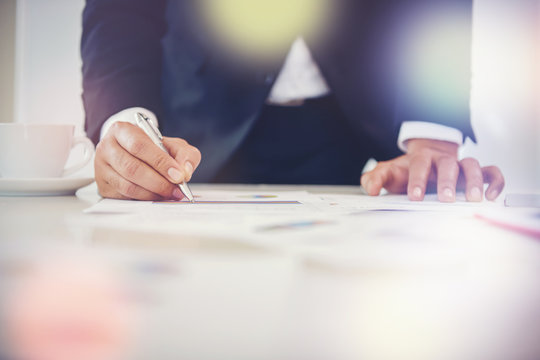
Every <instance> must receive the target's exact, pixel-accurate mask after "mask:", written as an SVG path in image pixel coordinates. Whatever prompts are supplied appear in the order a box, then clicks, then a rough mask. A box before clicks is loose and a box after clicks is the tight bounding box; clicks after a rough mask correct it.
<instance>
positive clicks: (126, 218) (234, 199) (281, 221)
mask: <svg viewBox="0 0 540 360" xmlns="http://www.w3.org/2000/svg"><path fill="white" fill-rule="evenodd" d="M195 189H196V188H195ZM194 195H195V200H196V203H195V204H191V203H189V202H172V201H163V202H139V201H122V200H108V199H105V200H102V201H100V202H99V203H98V204H96V205H94V206H93V207H91V208H90V209H88V210H87V211H86V213H88V214H92V217H91V221H98V222H99V225H100V226H102V227H112V228H120V229H126V230H130V231H142V232H148V233H169V234H175V235H178V236H195V237H203V238H208V237H210V238H213V239H224V240H234V241H238V242H244V243H249V244H251V245H256V246H262V247H272V248H276V247H277V248H280V249H282V250H285V251H292V252H298V253H301V254H303V255H305V256H310V257H313V258H316V259H320V258H321V257H323V258H326V259H331V261H337V262H340V263H349V264H358V265H361V266H374V264H377V265H378V266H380V265H381V264H383V265H390V264H394V265H395V264H402V265H403V264H408V265H410V264H416V265H418V264H422V265H426V264H431V265H436V266H440V265H441V264H445V263H452V264H454V263H461V262H462V261H464V258H467V257H470V256H474V255H475V254H476V253H475V252H474V251H471V249H470V247H471V242H470V237H469V234H470V233H471V232H476V234H477V235H476V236H475V237H477V238H482V232H484V231H486V228H487V229H488V230H487V231H489V228H491V227H490V225H489V224H487V223H485V222H483V221H480V220H478V219H477V218H475V214H477V213H479V212H480V211H481V210H486V209H491V208H501V209H504V207H503V206H502V205H501V204H495V203H490V202H484V203H467V202H465V201H464V198H463V197H462V198H460V199H459V201H458V202H456V203H455V204H442V203H440V202H438V200H437V197H436V195H428V196H427V197H426V200H425V201H424V202H410V201H409V200H408V199H407V197H406V196H404V195H387V196H381V197H369V196H366V195H339V194H312V193H308V192H304V191H291V192H286V191H281V192H277V193H268V192H242V191H208V190H204V191H194ZM464 224H465V225H466V226H463V225H464ZM490 241H491V243H492V244H494V243H495V239H490Z"/></svg>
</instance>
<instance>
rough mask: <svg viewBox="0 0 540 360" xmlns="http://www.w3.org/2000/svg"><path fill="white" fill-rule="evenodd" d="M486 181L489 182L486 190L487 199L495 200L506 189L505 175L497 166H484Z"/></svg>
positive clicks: (483, 171) (483, 172)
mask: <svg viewBox="0 0 540 360" xmlns="http://www.w3.org/2000/svg"><path fill="white" fill-rule="evenodd" d="M482 174H483V175H484V181H485V182H486V183H487V184H489V186H488V188H487V190H486V199H488V200H490V201H494V200H495V199H497V197H498V196H499V195H500V194H501V192H502V191H503V189H504V185H505V182H504V176H503V174H502V172H501V170H500V169H499V168H498V167H496V166H488V167H485V168H482Z"/></svg>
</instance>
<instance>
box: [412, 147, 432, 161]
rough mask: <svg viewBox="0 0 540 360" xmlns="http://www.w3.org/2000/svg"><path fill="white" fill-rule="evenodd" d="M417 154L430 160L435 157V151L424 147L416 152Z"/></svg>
mask: <svg viewBox="0 0 540 360" xmlns="http://www.w3.org/2000/svg"><path fill="white" fill-rule="evenodd" d="M416 156H417V157H419V158H424V159H426V160H429V161H430V160H431V158H432V157H433V151H432V150H431V149H427V148H422V149H420V150H418V153H417V154H416Z"/></svg>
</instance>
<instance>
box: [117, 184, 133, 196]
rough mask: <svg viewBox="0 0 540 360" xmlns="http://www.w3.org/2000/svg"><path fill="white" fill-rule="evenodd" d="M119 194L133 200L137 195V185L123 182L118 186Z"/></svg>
mask: <svg viewBox="0 0 540 360" xmlns="http://www.w3.org/2000/svg"><path fill="white" fill-rule="evenodd" d="M119 191H120V193H121V194H123V195H125V196H127V197H129V198H135V196H136V195H137V185H135V184H133V183H130V182H129V181H123V182H122V183H121V184H120V189H119Z"/></svg>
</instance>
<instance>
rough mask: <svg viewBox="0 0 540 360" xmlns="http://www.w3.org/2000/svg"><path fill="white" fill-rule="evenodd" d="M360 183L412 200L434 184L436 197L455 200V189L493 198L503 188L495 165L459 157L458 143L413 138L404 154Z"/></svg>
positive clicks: (472, 197)
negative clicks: (405, 194)
mask: <svg viewBox="0 0 540 360" xmlns="http://www.w3.org/2000/svg"><path fill="white" fill-rule="evenodd" d="M361 183H362V186H363V187H364V188H365V189H366V191H367V192H368V194H369V195H371V196H377V195H379V193H380V192H381V189H382V188H385V189H386V190H388V191H389V192H391V193H401V194H402V193H405V192H406V193H407V194H408V196H409V199H410V200H412V201H422V200H423V199H424V195H425V194H426V190H427V189H429V188H430V187H431V186H432V185H436V188H437V194H438V197H439V200H440V201H442V202H454V201H455V200H456V189H460V188H461V189H465V196H466V198H467V201H474V202H478V201H482V198H483V194H482V193H483V188H484V183H486V184H489V186H488V188H487V190H486V198H487V199H488V200H492V201H493V200H495V199H496V198H497V197H498V196H499V195H500V193H501V192H502V190H503V188H504V177H503V175H502V173H501V171H500V170H499V168H497V167H495V166H490V167H484V168H481V167H480V164H479V163H478V161H477V160H475V159H472V158H467V159H463V160H461V161H459V160H458V145H457V144H453V143H449V142H445V141H437V140H426V139H412V140H409V142H408V144H407V154H406V155H403V156H400V157H398V158H395V159H393V160H390V161H384V162H380V163H379V164H378V165H377V167H376V168H375V169H374V170H373V171H370V172H368V173H366V174H364V175H363V176H362V179H361Z"/></svg>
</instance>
